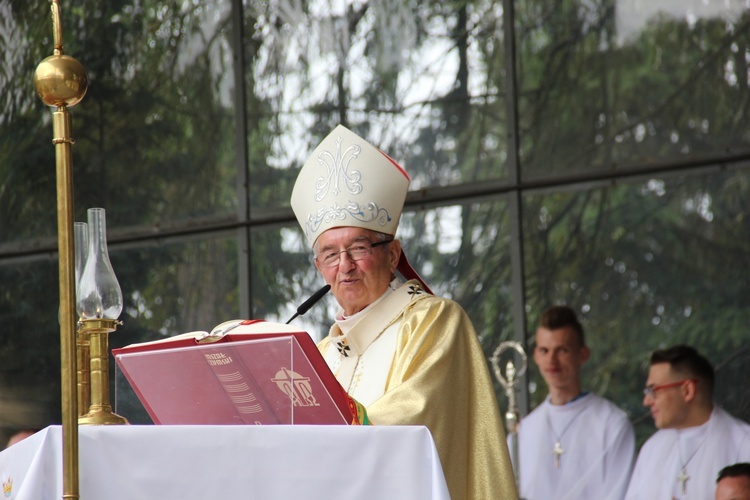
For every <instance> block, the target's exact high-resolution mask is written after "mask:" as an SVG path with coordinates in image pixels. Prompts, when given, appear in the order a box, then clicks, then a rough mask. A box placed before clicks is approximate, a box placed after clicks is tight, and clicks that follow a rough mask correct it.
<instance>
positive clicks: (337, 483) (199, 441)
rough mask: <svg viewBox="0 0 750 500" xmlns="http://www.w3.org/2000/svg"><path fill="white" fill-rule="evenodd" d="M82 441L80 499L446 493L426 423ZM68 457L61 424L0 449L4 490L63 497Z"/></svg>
mask: <svg viewBox="0 0 750 500" xmlns="http://www.w3.org/2000/svg"><path fill="white" fill-rule="evenodd" d="M78 441H79V468H80V471H79V494H80V498H81V500H120V499H122V500H125V499H127V500H133V499H139V500H149V499H154V500H172V499H174V500H191V499H195V500H199V499H200V500H207V499H208V500H233V499H243V500H244V499H258V500H274V499H285V500H286V499H305V500H307V499H310V500H315V499H321V500H323V499H325V500H331V499H341V500H354V499H373V500H375V499H378V500H381V499H383V500H398V499H403V500H418V499H425V500H428V499H429V500H437V499H448V498H449V495H448V488H447V486H446V483H445V478H444V476H443V471H442V468H441V466H440V459H439V458H438V455H437V451H436V449H435V444H434V442H433V440H432V436H431V435H430V432H429V431H428V430H427V428H426V427H421V426H408V427H407V426H382V427H378V426H342V425H320V426H249V425H224V426H214V425H200V426H182V425H175V426H168V425H164V426H154V425H143V426H140V425H129V426H85V427H79V439H78ZM62 459H63V453H62V427H60V426H51V427H47V428H46V429H43V430H41V431H39V432H38V433H36V434H35V435H33V436H31V437H29V438H27V439H25V440H23V441H21V442H20V443H17V444H16V445H14V446H11V447H10V448H8V449H6V450H4V451H2V452H0V483H2V485H3V488H5V489H4V495H3V496H2V497H0V498H7V499H10V500H48V499H49V500H53V499H54V500H59V499H61V498H62ZM8 486H10V492H9V494H8V490H7V487H8Z"/></svg>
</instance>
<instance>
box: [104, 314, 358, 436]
mask: <svg viewBox="0 0 750 500" xmlns="http://www.w3.org/2000/svg"><path fill="white" fill-rule="evenodd" d="M112 354H113V355H114V357H115V361H116V363H117V366H118V367H119V368H120V370H121V371H122V373H123V374H124V375H125V377H126V379H127V380H128V382H129V383H130V385H131V386H132V387H133V390H134V391H135V393H136V395H137V396H138V398H139V399H140V401H141V403H142V404H143V406H144V407H145V408H146V411H147V412H148V414H149V416H150V417H151V419H152V420H153V421H154V423H155V424H182V425H188V424H352V423H357V416H356V409H354V408H353V406H352V405H353V403H352V402H351V401H350V398H349V396H348V395H347V394H346V391H344V389H343V387H341V385H340V384H339V383H338V381H337V380H336V378H335V376H334V375H333V373H331V370H330V369H329V368H328V365H327V364H326V363H325V360H324V359H323V357H322V355H321V354H320V352H319V351H318V348H317V346H316V345H315V342H314V341H313V339H312V338H311V337H310V335H309V334H308V333H307V332H305V331H302V330H297V329H295V328H294V327H290V326H289V325H284V324H279V323H270V322H266V321H260V320H245V321H242V320H235V321H229V322H226V323H222V324H221V325H219V326H217V327H216V328H214V330H213V331H212V332H211V333H207V332H190V333H187V334H183V335H178V336H175V337H171V338H168V339H164V340H158V341H155V342H145V343H142V344H133V345H129V346H126V347H122V348H120V349H113V350H112Z"/></svg>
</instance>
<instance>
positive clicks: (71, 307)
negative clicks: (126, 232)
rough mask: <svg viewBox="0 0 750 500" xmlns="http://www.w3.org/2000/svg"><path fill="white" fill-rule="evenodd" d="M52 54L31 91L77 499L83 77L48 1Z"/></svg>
mask: <svg viewBox="0 0 750 500" xmlns="http://www.w3.org/2000/svg"><path fill="white" fill-rule="evenodd" d="M51 9H52V28H53V34H54V42H55V47H54V52H53V55H51V56H50V57H47V58H46V59H44V60H43V61H42V62H41V63H39V66H37V68H36V72H35V73H34V87H35V88H36V91H37V94H38V95H39V97H40V98H41V99H42V101H44V103H45V104H47V105H48V106H53V107H55V108H56V111H55V112H54V113H53V115H52V125H53V139H52V143H53V144H54V146H55V158H56V162H55V164H56V175H57V246H58V255H59V280H60V285H59V286H60V309H59V311H60V361H61V363H60V365H61V374H60V375H61V378H62V385H61V395H62V428H63V450H62V451H63V499H75V500H77V499H78V498H79V491H78V490H79V484H78V398H77V396H78V395H77V370H76V323H77V320H76V307H75V252H74V233H73V173H72V172H73V159H72V146H73V142H74V141H73V138H72V133H71V131H72V126H71V119H70V114H69V113H68V109H67V108H68V106H75V105H76V104H77V103H78V102H80V100H81V99H83V96H84V95H85V94H86V89H87V86H88V79H87V77H86V71H85V70H84V69H83V66H82V65H81V64H80V63H79V62H78V61H76V60H75V59H73V58H72V57H69V56H66V55H64V54H63V47H62V27H61V23H60V7H59V5H58V3H57V0H52V4H51Z"/></svg>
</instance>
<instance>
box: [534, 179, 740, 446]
mask: <svg viewBox="0 0 750 500" xmlns="http://www.w3.org/2000/svg"><path fill="white" fill-rule="evenodd" d="M748 187H749V186H748V184H747V182H746V180H745V174H744V173H743V172H742V171H730V172H727V173H725V174H714V175H706V176H697V177H690V178H679V177H675V178H664V179H651V180H648V181H644V182H642V183H634V184H631V185H623V186H620V187H617V188H604V189H595V190H586V191H580V192H575V193H567V194H558V195H538V196H529V197H528V198H527V199H526V200H525V201H526V210H527V216H526V221H525V224H526V230H527V235H526V266H527V284H528V286H529V289H528V294H527V297H528V306H529V309H530V310H531V311H532V314H531V317H532V318H533V321H536V320H537V319H538V315H539V312H540V311H541V310H542V309H543V308H545V307H547V306H548V305H551V304H552V303H556V302H560V301H564V302H565V303H567V304H569V305H571V306H572V307H575V308H576V309H577V310H578V311H579V312H580V313H581V314H582V316H583V317H584V318H585V319H586V323H585V326H586V330H587V332H588V342H589V344H590V346H591V348H592V351H593V353H594V356H593V358H592V360H591V361H590V362H589V366H588V368H587V371H586V377H587V385H588V387H589V388H590V389H592V390H596V391H597V392H601V393H605V394H607V395H608V396H609V397H611V398H612V399H613V400H615V401H616V402H618V404H620V405H622V406H624V407H625V408H626V409H627V410H628V411H630V412H631V414H632V415H633V416H635V417H637V419H636V421H637V422H638V423H643V424H644V427H643V429H642V430H641V432H642V433H643V434H645V435H647V434H649V433H650V432H651V431H652V427H651V425H652V424H651V421H650V419H649V418H645V415H644V416H640V415H641V414H643V409H642V407H641V400H642V394H641V392H640V388H641V387H642V386H643V383H644V381H645V378H646V374H647V371H648V364H647V363H648V357H649V355H650V353H651V352H652V351H653V350H655V349H657V348H659V347H664V346H669V345H674V344H678V343H687V344H690V345H694V346H695V347H696V348H698V349H699V350H700V351H701V352H703V353H704V354H705V355H707V356H708V357H709V359H711V360H712V361H713V362H714V363H715V365H716V366H717V367H720V376H721V377H725V376H726V374H725V373H722V371H723V370H729V369H736V368H729V367H728V365H729V362H730V361H731V360H732V359H733V358H735V357H736V354H735V353H736V351H737V350H738V349H742V348H743V346H744V345H746V344H747V339H748V334H747V331H746V328H745V324H746V323H745V321H744V320H747V319H748V313H747V310H746V309H747V307H746V301H745V300H744V298H743V297H746V296H747V294H748V293H750V289H749V286H750V284H749V283H748V281H747V279H746V278H744V277H743V276H742V275H741V274H738V273H737V269H740V268H742V267H743V266H744V264H743V262H744V260H746V255H747V252H748V250H750V233H749V231H750V226H748V225H747V224H742V222H741V221H742V220H743V218H744V214H745V213H746V212H747V210H748V195H749V194H750V191H748ZM532 324H534V325H535V323H532ZM743 356H745V357H746V356H747V353H745V354H743ZM725 366H726V367H725ZM542 392H543V391H542ZM724 394H726V395H729V394H728V393H725V392H724V391H721V390H720V391H719V397H720V398H723V397H724ZM542 396H543V394H542V393H541V392H540V393H538V394H536V395H535V398H534V399H535V400H536V402H539V400H540V398H541V397H542ZM719 400H720V401H721V402H722V403H725V404H726V403H732V402H733V400H734V398H728V399H726V400H724V399H719ZM734 405H735V406H732V407H729V409H730V411H733V412H735V413H736V414H741V415H742V416H744V418H748V417H750V414H749V413H748V412H747V407H746V406H744V407H742V406H741V405H739V404H737V403H736V401H735V402H734Z"/></svg>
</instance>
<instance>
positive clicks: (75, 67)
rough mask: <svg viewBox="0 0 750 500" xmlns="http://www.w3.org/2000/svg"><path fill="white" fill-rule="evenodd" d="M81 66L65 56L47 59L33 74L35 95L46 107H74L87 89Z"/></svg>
mask: <svg viewBox="0 0 750 500" xmlns="http://www.w3.org/2000/svg"><path fill="white" fill-rule="evenodd" d="M88 84H89V82H88V77H87V76H86V70H85V69H84V68H83V65H82V64H81V63H80V62H78V61H77V60H76V59H75V58H73V57H70V56H67V55H65V54H55V55H52V56H49V57H47V58H46V59H44V60H43V61H42V62H40V63H39V66H37V67H36V71H35V72H34V87H35V88H36V93H37V94H39V97H40V98H41V99H42V101H44V103H45V104H46V105H47V106H56V107H60V106H75V105H76V104H78V103H79V102H81V99H83V96H85V95H86V90H87V89H88Z"/></svg>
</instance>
